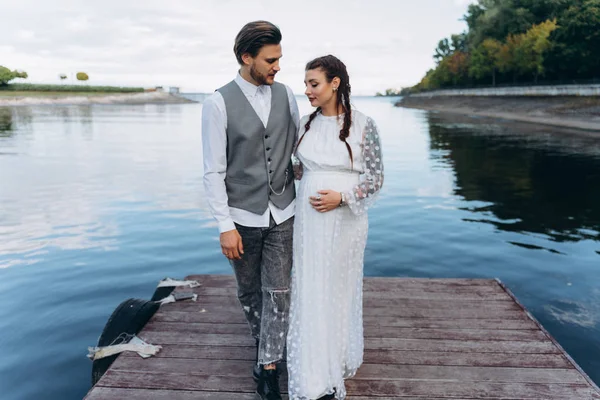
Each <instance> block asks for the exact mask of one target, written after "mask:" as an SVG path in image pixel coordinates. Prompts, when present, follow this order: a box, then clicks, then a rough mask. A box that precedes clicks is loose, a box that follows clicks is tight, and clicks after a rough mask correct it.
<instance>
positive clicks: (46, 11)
mask: <svg viewBox="0 0 600 400" xmlns="http://www.w3.org/2000/svg"><path fill="white" fill-rule="evenodd" d="M469 2H470V1H469V0H416V1H415V0H335V1H326V0H325V1H324V0H303V1H288V0H279V1H275V0H170V1H164V0H144V1H139V0H135V1H134V0H118V1H117V0H102V1H93V0H54V1H47V0H19V1H12V2H8V1H7V2H3V3H5V4H3V5H2V16H1V19H2V23H1V24H0V38H2V39H1V40H0V65H4V66H6V67H8V68H10V69H22V70H25V71H27V73H28V74H29V80H28V81H29V82H34V83H58V82H59V79H58V75H59V74H60V73H65V74H67V75H68V76H69V78H70V79H71V76H72V75H74V73H75V72H77V71H84V72H87V73H88V74H89V76H90V81H89V83H90V84H109V85H121V86H144V87H153V86H157V85H162V86H180V87H181V89H182V90H183V91H186V92H192V91H195V92H212V91H213V90H214V89H216V88H218V87H219V86H221V85H222V84H223V83H226V82H227V81H229V80H231V79H232V78H233V76H234V74H235V73H236V71H237V68H238V67H237V63H236V60H235V57H234V55H233V51H232V47H233V40H234V38H235V35H236V34H237V32H238V31H239V29H240V28H241V27H242V26H243V25H244V24H245V23H246V22H248V21H252V20H257V19H266V20H269V21H271V22H273V23H275V24H276V25H278V26H279V27H280V28H281V30H282V32H283V41H282V46H283V54H284V57H283V59H282V60H281V67H282V70H281V72H280V73H279V74H278V80H279V81H281V82H283V83H286V84H288V85H289V86H291V87H292V89H293V90H294V91H295V92H296V93H302V92H303V91H304V84H303V78H304V65H305V64H306V62H307V61H308V60H310V59H312V58H314V57H317V56H319V55H324V54H329V53H331V54H334V55H336V56H338V57H339V58H341V59H342V60H343V61H344V62H345V63H346V65H347V66H348V71H349V73H350V78H351V82H352V87H353V92H354V93H355V94H365V95H370V94H374V93H375V92H376V91H383V90H385V89H386V88H390V87H394V88H399V87H402V86H409V85H413V84H415V83H417V82H418V81H419V80H420V78H421V77H422V76H423V74H424V73H425V71H427V69H429V68H431V67H432V66H433V65H434V62H433V59H432V54H433V51H434V49H435V47H436V45H437V42H438V41H439V40H440V39H442V38H443V37H447V36H449V35H450V34H452V33H459V32H461V31H463V30H464V29H465V23H464V22H463V21H461V20H460V18H461V17H462V15H463V14H464V12H465V10H466V7H467V4H468V3H469Z"/></svg>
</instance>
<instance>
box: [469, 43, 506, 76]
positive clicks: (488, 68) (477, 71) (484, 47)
mask: <svg viewBox="0 0 600 400" xmlns="http://www.w3.org/2000/svg"><path fill="white" fill-rule="evenodd" d="M501 50H502V43H500V42H499V41H497V40H496V39H485V40H484V41H483V42H482V43H481V44H480V45H479V46H477V47H476V48H475V49H474V50H473V52H472V53H471V57H470V60H469V76H470V77H471V78H475V79H478V80H479V79H483V78H486V77H489V76H491V77H492V86H496V71H497V70H498V61H499V59H500V51H501Z"/></svg>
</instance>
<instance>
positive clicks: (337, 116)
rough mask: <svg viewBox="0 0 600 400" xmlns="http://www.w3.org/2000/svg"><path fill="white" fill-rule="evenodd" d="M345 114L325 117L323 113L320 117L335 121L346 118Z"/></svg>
mask: <svg viewBox="0 0 600 400" xmlns="http://www.w3.org/2000/svg"><path fill="white" fill-rule="evenodd" d="M344 114H345V113H341V114H338V115H323V114H322V113H319V116H320V117H321V118H323V119H325V120H334V119H338V118H339V119H343V118H344Z"/></svg>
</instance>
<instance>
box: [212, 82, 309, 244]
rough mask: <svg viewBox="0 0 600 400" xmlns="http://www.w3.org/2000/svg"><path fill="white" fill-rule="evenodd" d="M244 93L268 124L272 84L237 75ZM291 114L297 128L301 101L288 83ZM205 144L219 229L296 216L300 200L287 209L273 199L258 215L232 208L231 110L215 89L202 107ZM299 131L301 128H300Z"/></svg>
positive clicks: (264, 122)
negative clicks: (229, 199)
mask: <svg viewBox="0 0 600 400" xmlns="http://www.w3.org/2000/svg"><path fill="white" fill-rule="evenodd" d="M235 83H237V84H238V86H239V87H240V89H241V90H242V93H244V96H246V98H247V99H248V102H249V103H250V105H252V108H253V109H254V111H255V112H256V114H257V115H258V117H259V118H260V120H261V121H262V123H263V125H264V126H265V127H266V126H267V122H268V120H269V114H270V113H271V87H270V86H269V85H261V86H256V85H254V84H252V83H250V82H248V81H246V80H245V79H244V78H242V77H241V76H240V74H239V73H238V74H237V76H236V77H235ZM286 89H287V93H288V100H289V104H290V113H291V115H292V119H293V121H294V124H295V125H296V128H297V127H298V123H299V120H300V113H299V111H298V104H297V103H296V98H295V97H294V94H293V93H292V90H291V89H290V88H289V87H287V86H286ZM202 107H203V108H202V147H203V153H204V191H205V192H206V198H207V200H208V205H209V207H210V210H211V212H212V214H213V216H214V217H215V219H216V220H217V223H218V224H219V232H221V233H223V232H227V231H230V230H232V229H235V225H234V222H236V223H238V224H240V225H243V226H250V227H268V226H269V217H270V215H272V216H273V220H275V222H276V223H277V224H280V223H282V222H284V221H286V220H288V219H289V218H291V217H292V216H293V215H294V211H295V206H296V200H293V201H292V202H291V203H290V205H289V206H287V207H286V208H285V209H284V210H282V209H280V208H278V207H277V206H276V205H275V204H273V203H272V202H271V201H269V207H268V208H267V210H266V211H265V212H264V214H262V215H261V214H255V213H252V212H249V211H246V210H242V209H240V208H234V207H229V205H228V204H227V190H226V189H225V172H226V171H227V134H226V130H227V110H226V108H225V101H224V100H223V96H222V95H221V93H219V92H214V93H213V94H212V95H211V96H210V97H208V98H207V99H206V100H204V103H203V106H202ZM296 131H297V129H296Z"/></svg>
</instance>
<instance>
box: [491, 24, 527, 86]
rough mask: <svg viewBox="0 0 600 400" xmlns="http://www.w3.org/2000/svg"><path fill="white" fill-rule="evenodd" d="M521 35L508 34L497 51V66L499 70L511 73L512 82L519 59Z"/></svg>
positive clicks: (516, 73)
mask: <svg viewBox="0 0 600 400" xmlns="http://www.w3.org/2000/svg"><path fill="white" fill-rule="evenodd" d="M522 40H523V38H522V36H521V35H508V37H507V38H506V41H505V42H504V44H503V45H502V47H501V48H500V51H499V52H498V60H497V64H496V65H497V67H498V69H499V70H500V72H502V73H505V74H512V77H513V82H515V83H516V81H517V75H518V73H519V69H520V65H521V60H520V55H521V53H520V52H519V49H520V47H521V41H522Z"/></svg>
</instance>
